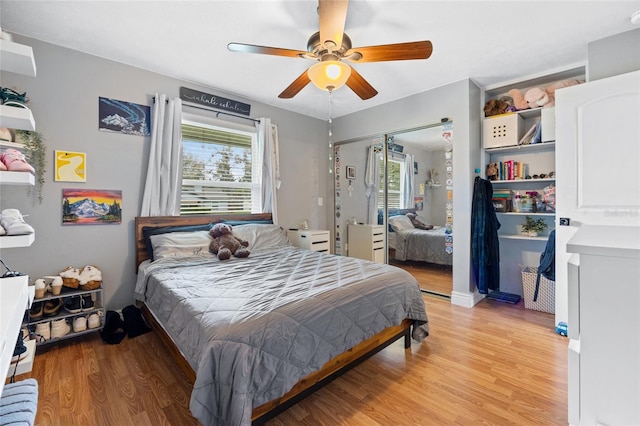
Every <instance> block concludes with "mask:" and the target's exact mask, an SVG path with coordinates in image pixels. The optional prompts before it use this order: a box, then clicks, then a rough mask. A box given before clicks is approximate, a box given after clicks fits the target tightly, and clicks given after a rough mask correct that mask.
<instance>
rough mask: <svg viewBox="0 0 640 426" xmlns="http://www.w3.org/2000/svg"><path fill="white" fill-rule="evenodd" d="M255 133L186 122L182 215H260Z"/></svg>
mask: <svg viewBox="0 0 640 426" xmlns="http://www.w3.org/2000/svg"><path fill="white" fill-rule="evenodd" d="M257 158H258V147H257V135H256V133H255V132H250V131H243V130H236V129H228V128H222V127H217V126H214V125H210V124H204V123H197V122H193V121H186V120H183V122H182V160H183V168H182V195H181V199H180V214H181V215H190V214H210V213H256V212H259V211H260V197H261V191H260V179H261V170H260V165H261V161H257Z"/></svg>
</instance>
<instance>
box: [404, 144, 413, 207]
mask: <svg viewBox="0 0 640 426" xmlns="http://www.w3.org/2000/svg"><path fill="white" fill-rule="evenodd" d="M402 181H403V182H402V208H403V209H412V208H414V207H415V203H414V200H413V192H414V187H415V184H414V178H413V155H411V154H405V156H404V179H402Z"/></svg>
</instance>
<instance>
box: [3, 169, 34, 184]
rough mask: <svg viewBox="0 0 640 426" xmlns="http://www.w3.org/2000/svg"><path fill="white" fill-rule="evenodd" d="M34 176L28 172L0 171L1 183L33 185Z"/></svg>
mask: <svg viewBox="0 0 640 426" xmlns="http://www.w3.org/2000/svg"><path fill="white" fill-rule="evenodd" d="M34 183H35V178H34V176H33V175H32V174H31V173H29V172H8V171H2V172H0V184H1V185H33V184H34Z"/></svg>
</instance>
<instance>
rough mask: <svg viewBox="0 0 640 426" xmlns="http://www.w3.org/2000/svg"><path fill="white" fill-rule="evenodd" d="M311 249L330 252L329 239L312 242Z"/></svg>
mask: <svg viewBox="0 0 640 426" xmlns="http://www.w3.org/2000/svg"><path fill="white" fill-rule="evenodd" d="M309 249H310V250H311V251H322V252H326V253H329V241H327V240H326V239H325V240H324V241H316V242H312V243H311V247H309Z"/></svg>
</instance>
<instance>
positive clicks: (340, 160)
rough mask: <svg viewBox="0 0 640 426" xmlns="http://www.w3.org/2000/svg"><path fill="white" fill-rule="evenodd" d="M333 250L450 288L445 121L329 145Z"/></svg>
mask: <svg viewBox="0 0 640 426" xmlns="http://www.w3.org/2000/svg"><path fill="white" fill-rule="evenodd" d="M334 154H335V157H334V158H335V176H334V177H335V193H334V195H335V207H336V209H335V230H334V231H335V235H336V241H335V253H336V254H340V255H343V256H352V257H359V258H363V259H368V260H372V261H378V262H386V263H389V264H392V265H394V266H398V267H400V268H402V269H405V270H407V271H408V272H410V273H411V274H412V275H414V276H415V277H416V279H417V280H418V282H419V283H420V286H421V288H422V289H423V290H425V291H428V292H433V293H437V294H441V295H445V296H450V294H451V290H452V273H451V265H452V263H453V236H452V234H451V225H452V215H451V211H452V206H453V204H452V203H453V200H452V194H453V193H452V190H451V187H452V182H451V177H452V175H453V173H452V172H453V128H452V125H451V122H447V123H445V124H444V125H443V124H441V123H438V124H434V125H429V126H424V127H420V128H417V129H411V130H407V131H403V132H395V133H390V134H386V135H382V136H377V137H373V138H363V139H359V140H353V141H347V142H343V143H337V144H336V146H335V153H334Z"/></svg>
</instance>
